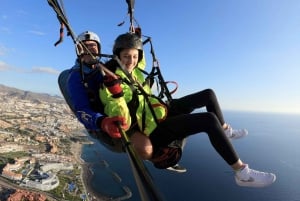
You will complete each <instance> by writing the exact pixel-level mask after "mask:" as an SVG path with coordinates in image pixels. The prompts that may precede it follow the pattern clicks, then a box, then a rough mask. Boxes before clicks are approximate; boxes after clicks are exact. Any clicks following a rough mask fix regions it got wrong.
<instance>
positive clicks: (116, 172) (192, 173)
mask: <svg viewBox="0 0 300 201" xmlns="http://www.w3.org/2000/svg"><path fill="white" fill-rule="evenodd" d="M224 116H225V119H226V121H227V122H228V123H230V124H231V125H232V127H233V128H247V129H248V131H249V135H248V136H247V137H246V138H243V139H239V140H235V141H232V143H233V145H234V147H235V149H236V151H237V152H238V154H239V156H240V158H241V159H242V160H243V161H244V162H245V163H248V164H249V166H250V167H251V168H253V169H257V170H262V171H269V172H273V173H275V174H276V176H277V180H276V182H275V183H274V184H273V185H271V186H269V187H266V188H245V187H239V186H237V185H236V184H235V181H234V174H233V172H232V170H231V169H230V167H229V166H228V165H227V164H226V163H225V162H224V161H223V159H222V158H221V157H220V156H219V155H218V154H217V153H216V151H215V150H214V149H213V147H212V146H211V144H210V142H209V140H208V137H207V135H206V134H205V133H199V134H197V135H194V136H191V137H189V138H188V141H187V145H186V146H185V149H184V153H183V157H182V160H181V162H180V164H181V165H183V166H185V167H186V168H187V169H188V171H187V172H186V173H184V174H178V173H174V172H170V171H168V170H159V169H155V168H154V167H153V166H152V164H150V163H149V162H146V163H145V164H146V166H147V168H148V170H149V172H150V173H151V175H152V177H153V180H154V183H155V185H156V186H157V188H158V189H159V190H160V192H161V193H162V194H163V197H164V198H165V200H168V201H300V188H299V182H300V147H299V143H300V115H292V114H279V113H277V114H276V113H250V112H230V111H225V112H224ZM82 158H83V159H84V160H85V161H86V162H89V163H91V165H92V166H91V168H92V170H93V172H94V177H93V179H92V181H91V184H92V186H93V188H94V189H95V190H96V191H97V192H99V193H101V194H105V195H106V196H110V197H113V198H116V197H119V196H123V195H125V191H124V189H123V187H124V186H127V187H129V188H130V189H131V191H132V197H131V198H130V199H127V200H129V201H139V200H141V199H140V196H139V192H138V190H137V187H136V184H135V180H134V177H133V174H132V170H131V166H130V163H129V160H128V157H127V155H126V154H116V153H113V152H111V151H108V150H107V149H106V148H104V147H103V146H102V145H101V144H99V143H98V142H96V143H95V144H94V145H92V146H89V145H86V146H85V147H84V148H83V154H82ZM106 162H107V164H106Z"/></svg>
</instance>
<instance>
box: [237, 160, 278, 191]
mask: <svg viewBox="0 0 300 201" xmlns="http://www.w3.org/2000/svg"><path fill="white" fill-rule="evenodd" d="M275 180H276V175H275V174H273V173H267V172H260V171H257V170H252V169H250V168H249V167H248V165H246V166H245V167H244V169H242V170H239V171H237V172H236V173H235V181H236V183H237V185H239V186H244V187H256V188H262V187H266V186H269V185H271V184H272V183H274V182H275Z"/></svg>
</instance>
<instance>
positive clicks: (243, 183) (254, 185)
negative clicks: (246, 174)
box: [235, 174, 276, 188]
mask: <svg viewBox="0 0 300 201" xmlns="http://www.w3.org/2000/svg"><path fill="white" fill-rule="evenodd" d="M272 176H273V179H272V181H270V182H269V183H256V182H247V181H241V180H239V179H237V178H236V177H235V182H236V183H237V185H239V186H243V187H252V188H263V187H267V186H269V185H271V184H273V183H274V182H275V181H276V175H274V174H272Z"/></svg>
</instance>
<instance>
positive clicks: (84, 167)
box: [71, 142, 111, 201]
mask: <svg viewBox="0 0 300 201" xmlns="http://www.w3.org/2000/svg"><path fill="white" fill-rule="evenodd" d="M82 147H83V144H82V143H78V142H77V143H74V142H73V143H72V145H71V151H72V153H73V155H74V159H75V160H76V162H78V164H80V166H81V180H82V183H83V186H84V191H85V192H86V194H87V195H88V197H89V201H94V200H97V201H107V200H111V199H110V198H108V197H105V196H103V195H100V194H99V193H97V192H95V191H94V190H93V188H92V187H91V186H90V185H89V184H90V183H91V182H90V181H91V179H92V173H91V171H90V168H89V164H88V163H86V162H85V161H84V160H83V159H82V158H81V153H82Z"/></svg>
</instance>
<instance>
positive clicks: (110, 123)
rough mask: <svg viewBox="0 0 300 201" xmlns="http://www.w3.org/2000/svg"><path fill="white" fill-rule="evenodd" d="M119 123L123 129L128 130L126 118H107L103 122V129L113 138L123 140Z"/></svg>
mask: <svg viewBox="0 0 300 201" xmlns="http://www.w3.org/2000/svg"><path fill="white" fill-rule="evenodd" d="M118 123H119V124H120V125H121V128H122V129H125V130H127V129H128V127H129V126H128V125H127V124H126V121H125V118H124V117H105V118H104V119H103V120H102V122H101V129H102V130H103V131H104V132H106V133H107V134H108V135H109V136H110V137H112V138H121V133H120V131H119V127H118Z"/></svg>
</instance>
